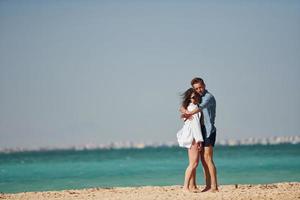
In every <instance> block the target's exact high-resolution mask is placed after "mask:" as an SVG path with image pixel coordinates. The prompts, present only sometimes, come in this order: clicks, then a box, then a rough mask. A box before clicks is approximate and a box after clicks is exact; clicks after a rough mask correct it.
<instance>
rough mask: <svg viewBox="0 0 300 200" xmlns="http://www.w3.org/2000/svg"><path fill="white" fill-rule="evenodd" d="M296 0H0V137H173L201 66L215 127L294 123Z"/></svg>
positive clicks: (236, 129) (237, 129)
mask: <svg viewBox="0 0 300 200" xmlns="http://www.w3.org/2000/svg"><path fill="white" fill-rule="evenodd" d="M299 10H300V2H299V1H179V0H178V1H169V0H162V1H158V0H154V1H146V0H142V1H134V0H132V1H121V0H120V1H71V0H69V1H65V0H62V1H38V0H37V1H14V0H7V1H0V147H36V146H55V145H58V146H63V145H79V144H85V143H95V144H98V143H107V142H110V141H126V140H131V141H136V142H138V141H170V140H173V141H175V140H176V132H177V131H178V129H179V128H181V126H182V122H181V121H180V119H179V113H178V107H179V104H180V97H179V94H180V93H181V92H183V91H184V90H186V89H187V88H188V87H189V86H190V85H189V83H190V80H191V79H192V78H193V77H195V76H199V77H202V78H203V79H204V80H205V81H206V84H207V88H208V90H209V91H210V92H211V93H212V94H213V95H214V96H215V98H216V100H217V118H216V127H217V131H218V132H217V134H218V136H217V137H218V139H228V138H248V137H252V136H253V137H267V136H277V135H299V134H300V132H299V129H300V125H299V113H300V93H299V91H300V78H299V75H300V12H299Z"/></svg>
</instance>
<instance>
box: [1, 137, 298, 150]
mask: <svg viewBox="0 0 300 200" xmlns="http://www.w3.org/2000/svg"><path fill="white" fill-rule="evenodd" d="M279 144H300V136H298V135H296V136H274V137H268V138H247V139H227V140H219V141H218V140H217V141H216V146H251V145H279ZM176 146H178V143H177V142H176V141H169V142H132V141H123V142H110V143H106V144H84V145H74V146H65V147H58V146H53V147H30V148H19V147H16V148H5V147H4V148H0V153H18V152H45V151H60V150H66V151H68V150H74V151H82V150H105V149H107V150H112V149H144V148H158V147H176Z"/></svg>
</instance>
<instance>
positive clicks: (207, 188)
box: [201, 186, 211, 192]
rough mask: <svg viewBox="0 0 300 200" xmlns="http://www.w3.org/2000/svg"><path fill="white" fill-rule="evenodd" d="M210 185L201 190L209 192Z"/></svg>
mask: <svg viewBox="0 0 300 200" xmlns="http://www.w3.org/2000/svg"><path fill="white" fill-rule="evenodd" d="M210 188H211V187H210V186H206V187H205V188H204V189H203V190H201V192H207V191H208V190H210Z"/></svg>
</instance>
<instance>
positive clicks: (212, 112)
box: [199, 90, 216, 138]
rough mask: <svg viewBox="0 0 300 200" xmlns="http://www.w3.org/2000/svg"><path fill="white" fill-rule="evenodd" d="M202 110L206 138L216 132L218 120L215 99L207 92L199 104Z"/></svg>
mask: <svg viewBox="0 0 300 200" xmlns="http://www.w3.org/2000/svg"><path fill="white" fill-rule="evenodd" d="M199 107H200V109H201V110H202V113H203V119H204V126H205V130H206V135H205V136H206V138H208V137H209V136H210V134H211V133H213V132H214V131H216V127H215V118H216V100H215V97H214V96H213V95H212V94H211V93H209V92H208V91H207V90H205V92H204V94H203V96H202V101H201V103H200V104H199Z"/></svg>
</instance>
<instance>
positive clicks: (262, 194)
mask: <svg viewBox="0 0 300 200" xmlns="http://www.w3.org/2000/svg"><path fill="white" fill-rule="evenodd" d="M198 188H199V189H200V190H201V189H203V188H204V186H203V185H198ZM200 190H199V191H197V192H193V193H192V192H184V191H183V189H182V186H180V185H173V186H140V187H107V188H86V189H80V190H61V191H43V192H21V193H14V194H9V193H1V194H0V198H1V199H10V200H17V199H49V200H52V199H61V200H65V199H87V200H92V199H106V200H115V199H131V200H135V199H136V200H146V199H147V200H148V199H165V200H171V199H172V200H182V199H189V198H191V199H197V198H205V199H206V200H212V199H232V200H237V199H273V200H279V199H280V200H281V199H285V200H292V199H297V198H300V182H283V183H273V184H255V185H254V184H242V185H240V184H234V185H220V186H219V192H217V193H212V192H200Z"/></svg>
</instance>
